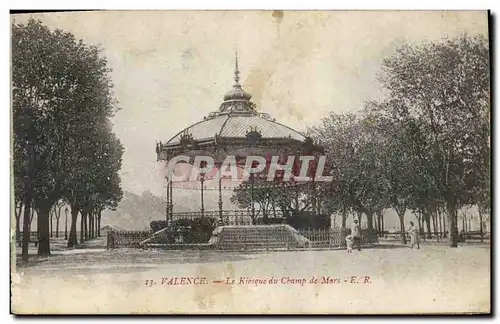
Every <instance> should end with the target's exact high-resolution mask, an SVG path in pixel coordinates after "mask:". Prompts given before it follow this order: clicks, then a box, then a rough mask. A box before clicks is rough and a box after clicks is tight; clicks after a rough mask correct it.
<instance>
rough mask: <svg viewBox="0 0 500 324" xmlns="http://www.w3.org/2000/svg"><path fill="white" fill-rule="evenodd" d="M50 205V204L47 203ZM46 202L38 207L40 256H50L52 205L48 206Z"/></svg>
mask: <svg viewBox="0 0 500 324" xmlns="http://www.w3.org/2000/svg"><path fill="white" fill-rule="evenodd" d="M47 205H48V204H47ZM47 205H44V204H41V205H40V208H38V210H37V211H38V218H37V220H38V221H37V224H38V255H39V256H43V257H46V256H50V226H49V219H50V216H49V214H50V209H51V207H52V206H47Z"/></svg>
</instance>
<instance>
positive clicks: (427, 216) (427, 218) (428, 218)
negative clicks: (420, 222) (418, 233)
mask: <svg viewBox="0 0 500 324" xmlns="http://www.w3.org/2000/svg"><path fill="white" fill-rule="evenodd" d="M424 219H425V222H426V225H427V226H426V227H427V238H428V239H429V240H430V239H432V231H431V215H430V212H428V211H425V212H424Z"/></svg>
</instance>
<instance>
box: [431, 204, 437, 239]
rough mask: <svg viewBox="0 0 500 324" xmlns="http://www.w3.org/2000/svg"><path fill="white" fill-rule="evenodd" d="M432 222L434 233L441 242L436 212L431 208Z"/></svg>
mask: <svg viewBox="0 0 500 324" xmlns="http://www.w3.org/2000/svg"><path fill="white" fill-rule="evenodd" d="M431 222H432V227H433V228H434V235H435V236H436V240H437V241H438V242H439V237H437V226H436V224H437V222H436V214H435V213H434V210H431Z"/></svg>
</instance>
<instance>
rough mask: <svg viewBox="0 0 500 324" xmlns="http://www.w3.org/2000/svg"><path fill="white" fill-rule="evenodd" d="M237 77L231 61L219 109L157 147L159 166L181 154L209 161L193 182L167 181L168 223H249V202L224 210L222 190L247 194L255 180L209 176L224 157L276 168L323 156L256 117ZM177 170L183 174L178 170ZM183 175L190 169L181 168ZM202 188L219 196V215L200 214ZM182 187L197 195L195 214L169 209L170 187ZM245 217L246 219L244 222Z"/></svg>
mask: <svg viewBox="0 0 500 324" xmlns="http://www.w3.org/2000/svg"><path fill="white" fill-rule="evenodd" d="M239 73H240V72H239V70H238V57H237V56H236V64H235V71H234V85H233V88H232V89H231V90H230V91H229V92H227V93H226V94H225V96H224V100H223V102H222V104H221V105H220V107H219V109H218V110H217V111H214V112H212V113H210V114H209V115H208V116H206V117H205V118H203V120H201V121H199V122H197V123H195V124H193V125H191V126H189V127H187V128H185V129H183V130H181V131H179V132H178V133H177V134H176V135H175V136H173V137H172V138H171V139H169V140H168V141H167V142H158V143H157V144H156V153H157V160H158V161H161V162H163V163H168V161H170V160H171V159H172V158H174V157H177V156H181V155H183V156H188V157H190V158H191V159H194V158H195V157H196V156H209V157H211V158H213V161H214V168H213V170H212V171H208V172H206V173H204V174H200V176H199V177H198V178H197V179H196V180H195V181H194V182H193V181H179V182H176V181H173V180H172V179H169V178H168V177H166V180H165V181H166V219H167V220H169V221H172V220H175V219H180V218H193V217H206V216H209V217H214V218H215V217H216V218H217V219H218V221H219V224H220V223H222V224H225V225H231V224H244V223H248V222H249V221H248V219H254V216H255V215H250V214H252V213H255V210H254V203H253V201H252V204H251V205H252V208H251V210H225V209H224V204H223V199H222V195H223V192H224V191H229V190H230V191H232V190H233V189H234V187H235V185H239V184H241V182H246V183H247V184H248V189H249V190H250V191H252V190H253V188H254V187H253V186H254V183H253V181H254V176H253V175H251V176H250V177H249V178H245V177H244V176H241V175H242V172H241V168H240V170H238V175H239V176H241V181H240V182H239V183H238V182H235V181H234V179H232V180H231V181H226V180H225V179H224V178H223V177H215V176H214V175H215V174H216V173H217V172H218V171H219V170H220V168H221V166H222V165H223V161H224V160H225V158H226V157H227V156H234V157H235V159H236V163H237V165H245V163H246V159H247V157H249V156H261V157H265V158H266V161H268V160H269V157H275V156H279V161H280V162H279V163H282V162H283V161H285V160H286V158H287V157H288V156H290V155H294V156H297V155H299V156H300V155H304V154H307V155H319V154H320V153H321V152H322V151H323V150H322V148H321V147H320V146H319V145H317V144H315V143H313V141H312V140H311V139H310V138H308V137H306V136H305V135H304V134H302V133H300V132H298V131H295V130H294V129H292V128H290V127H288V126H285V125H283V124H280V123H278V122H277V121H276V120H275V119H274V118H272V117H271V116H270V115H269V114H266V113H259V112H258V111H257V109H256V105H255V104H254V103H253V102H252V101H251V98H252V96H251V95H250V94H249V93H247V92H245V91H244V90H243V89H242V86H241V85H240V83H239V81H240V77H239ZM179 168H180V169H182V166H179ZM185 170H189V168H187V167H186V169H185ZM291 181H293V178H292V180H291ZM270 185H275V184H270ZM207 186H208V187H210V188H212V190H217V191H218V210H205V205H204V190H206V189H207ZM187 187H189V188H190V189H193V188H195V190H199V197H200V200H199V201H200V209H199V210H200V211H199V212H183V213H178V212H177V213H176V211H175V210H174V204H173V202H174V199H175V192H174V188H187ZM252 192H253V191H252ZM252 197H253V196H252ZM252 199H253V198H252ZM245 215H246V216H249V217H247V218H245ZM245 219H247V220H246V221H245Z"/></svg>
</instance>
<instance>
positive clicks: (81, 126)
mask: <svg viewBox="0 0 500 324" xmlns="http://www.w3.org/2000/svg"><path fill="white" fill-rule="evenodd" d="M12 29H13V31H12V51H13V52H12V58H13V59H12V60H13V62H12V80H13V110H14V113H13V117H14V142H15V143H14V148H15V149H14V151H15V154H14V159H15V161H14V165H15V169H16V168H17V169H18V170H17V171H15V172H14V174H15V175H17V177H18V179H24V182H23V185H24V188H23V190H22V191H23V192H24V199H25V201H26V202H27V203H28V202H31V201H33V202H34V205H35V207H36V210H37V215H38V225H39V226H38V236H39V241H40V242H39V243H40V244H39V246H38V254H39V255H42V256H46V255H50V244H49V236H50V235H49V212H50V210H51V208H52V206H53V205H54V204H55V203H56V202H57V201H58V200H59V199H60V198H62V197H64V198H66V199H67V197H66V196H71V195H68V192H71V190H73V188H74V186H73V182H72V181H75V177H73V176H72V174H73V170H74V169H79V170H82V169H84V167H81V166H80V163H83V162H82V161H80V159H81V158H82V159H85V155H87V151H83V152H82V150H81V149H82V146H83V145H87V148H89V147H90V148H91V147H92V145H91V144H90V143H91V142H90V141H91V140H92V137H95V135H96V134H101V135H102V134H105V133H107V132H108V133H109V132H110V129H111V128H110V127H109V124H110V123H109V118H110V117H112V115H113V113H114V111H115V110H116V107H115V101H114V99H113V93H112V83H111V80H110V78H109V72H110V70H109V69H108V68H107V67H106V64H107V63H106V60H105V59H104V58H101V57H100V56H99V54H100V50H99V48H97V47H95V46H87V45H85V44H84V43H83V42H82V41H81V40H80V41H76V40H75V38H74V36H73V35H72V34H70V33H66V32H64V31H62V30H57V29H56V30H54V31H51V30H50V29H49V28H47V27H46V26H44V25H42V23H41V22H39V21H36V20H33V19H31V20H29V21H28V23H26V24H21V23H20V24H13V26H12ZM103 128H104V130H103ZM89 134H90V136H89ZM80 144H82V145H80ZM16 152H17V154H16ZM91 155H92V154H91ZM93 156H94V155H93ZM85 162H86V166H88V165H89V162H88V161H85ZM79 175H82V173H79ZM93 179H95V178H93ZM72 207H73V206H72ZM73 212H74V210H73V208H72V214H73ZM75 212H76V215H77V214H78V209H75ZM25 213H26V209H25ZM28 235H29V233H28ZM28 239H29V238H28ZM23 241H24V240H23ZM23 251H24V244H23ZM26 251H27V248H26ZM23 255H24V254H23Z"/></svg>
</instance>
